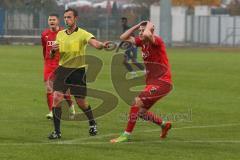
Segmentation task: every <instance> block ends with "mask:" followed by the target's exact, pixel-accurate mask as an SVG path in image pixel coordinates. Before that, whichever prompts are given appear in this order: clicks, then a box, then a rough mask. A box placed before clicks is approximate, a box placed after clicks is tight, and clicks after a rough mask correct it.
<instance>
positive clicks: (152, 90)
mask: <svg viewBox="0 0 240 160" xmlns="http://www.w3.org/2000/svg"><path fill="white" fill-rule="evenodd" d="M171 90H172V84H171V83H168V82H164V81H163V82H161V83H158V84H157V85H146V87H145V88H144V90H143V91H142V92H141V93H140V94H139V95H138V97H139V98H140V99H141V101H142V102H143V104H144V108H146V109H150V108H151V107H152V106H153V105H154V103H156V102H157V101H158V100H159V99H161V98H163V97H164V96H166V95H167V94H168V93H169V92H170V91H171Z"/></svg>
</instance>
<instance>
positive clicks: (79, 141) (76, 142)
mask: <svg viewBox="0 0 240 160" xmlns="http://www.w3.org/2000/svg"><path fill="white" fill-rule="evenodd" d="M232 126H240V123H230V124H219V125H203V126H188V127H179V128H172V130H182V129H199V128H200V129H201V128H219V127H232ZM156 131H157V132H159V131H160V130H159V129H154V130H145V131H141V133H149V132H156ZM139 132H140V131H139ZM136 133H137V132H136ZM116 135H119V133H109V134H105V135H100V136H96V137H86V138H78V139H73V140H65V141H64V140H63V141H62V140H57V141H49V142H36V143H31V142H26V143H1V142H0V146H34V145H36V146H37V145H84V144H85V145H87V144H96V145H97V144H100V145H101V144H110V142H109V141H104V142H84V141H85V140H90V139H91V140H93V139H102V138H105V137H112V136H116ZM154 143H164V141H142V142H141V141H135V142H128V143H127V144H154ZM166 143H231V144H240V140H186V141H184V140H168V141H166Z"/></svg>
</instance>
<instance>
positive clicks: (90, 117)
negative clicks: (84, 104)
mask: <svg viewBox="0 0 240 160" xmlns="http://www.w3.org/2000/svg"><path fill="white" fill-rule="evenodd" d="M83 112H84V113H85V115H86V116H87V118H88V122H89V126H93V125H96V122H95V120H94V117H93V112H92V109H91V106H90V105H89V106H88V108H87V109H83Z"/></svg>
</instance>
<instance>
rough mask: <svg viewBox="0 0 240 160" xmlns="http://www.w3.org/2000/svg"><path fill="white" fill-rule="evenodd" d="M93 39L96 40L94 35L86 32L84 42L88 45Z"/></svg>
mask: <svg viewBox="0 0 240 160" xmlns="http://www.w3.org/2000/svg"><path fill="white" fill-rule="evenodd" d="M92 38H95V37H94V35H93V34H92V33H89V32H87V31H85V32H84V41H85V43H88V41H89V40H90V39H92Z"/></svg>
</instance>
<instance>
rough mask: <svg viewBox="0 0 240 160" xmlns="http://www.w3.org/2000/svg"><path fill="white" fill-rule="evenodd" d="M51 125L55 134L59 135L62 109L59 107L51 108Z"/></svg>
mask: <svg viewBox="0 0 240 160" xmlns="http://www.w3.org/2000/svg"><path fill="white" fill-rule="evenodd" d="M52 111H53V124H54V128H55V132H56V133H57V134H59V133H61V131H60V121H61V115H62V108H61V107H53V110H52Z"/></svg>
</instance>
